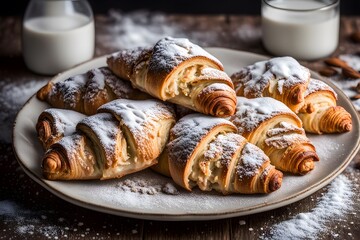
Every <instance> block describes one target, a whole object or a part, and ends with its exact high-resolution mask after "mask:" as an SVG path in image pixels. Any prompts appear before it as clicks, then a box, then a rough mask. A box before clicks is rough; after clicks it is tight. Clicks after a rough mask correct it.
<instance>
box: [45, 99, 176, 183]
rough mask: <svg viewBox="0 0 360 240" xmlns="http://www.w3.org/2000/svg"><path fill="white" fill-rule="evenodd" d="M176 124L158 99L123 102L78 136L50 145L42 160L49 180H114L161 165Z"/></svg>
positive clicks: (84, 123)
mask: <svg viewBox="0 0 360 240" xmlns="http://www.w3.org/2000/svg"><path fill="white" fill-rule="evenodd" d="M174 123H175V114H174V110H173V109H172V107H170V106H169V105H166V104H164V103H162V102H159V101H157V100H150V99H149V100H138V101H136V100H127V99H118V100H114V101H112V102H110V103H107V104H105V105H103V106H101V108H99V112H98V113H96V114H95V115H92V116H88V117H85V118H84V119H83V120H81V121H80V122H79V123H78V124H77V126H76V130H77V132H75V133H74V134H71V135H68V136H65V137H63V138H62V139H61V140H60V141H58V142H57V143H55V144H53V145H51V147H50V149H49V150H48V151H47V152H46V153H45V156H44V158H43V161H42V169H43V175H44V177H45V178H46V179H50V180H75V179H110V178H120V177H122V176H124V175H127V174H130V173H133V172H137V171H140V170H142V169H144V168H147V167H150V166H151V165H154V164H156V163H157V158H158V157H159V155H160V153H161V152H162V151H163V149H164V147H165V144H166V142H167V140H168V136H169V132H170V128H171V127H172V125H173V124H174Z"/></svg>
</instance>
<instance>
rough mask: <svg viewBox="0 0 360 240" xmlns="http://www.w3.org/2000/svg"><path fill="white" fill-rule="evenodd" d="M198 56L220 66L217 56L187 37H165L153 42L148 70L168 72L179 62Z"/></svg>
mask: <svg viewBox="0 0 360 240" xmlns="http://www.w3.org/2000/svg"><path fill="white" fill-rule="evenodd" d="M198 56H202V57H206V58H208V59H210V60H212V61H213V62H216V64H217V65H219V66H222V64H221V63H220V61H219V60H218V59H217V58H215V57H214V56H212V55H211V54H210V53H208V52H207V51H205V50H204V49H203V48H201V47H200V46H198V45H196V44H194V43H192V42H190V41H189V40H188V39H187V38H172V37H166V38H163V39H161V40H160V41H158V42H157V43H156V44H155V46H154V50H153V55H152V57H151V58H150V61H149V71H155V72H157V71H158V72H167V73H170V72H171V71H172V70H173V69H174V68H175V67H177V66H178V65H179V64H180V63H181V62H184V61H186V60H188V59H191V58H193V57H198Z"/></svg>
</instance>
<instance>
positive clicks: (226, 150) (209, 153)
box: [204, 133, 246, 167]
mask: <svg viewBox="0 0 360 240" xmlns="http://www.w3.org/2000/svg"><path fill="white" fill-rule="evenodd" d="M243 141H246V140H245V138H243V137H242V136H240V135H238V134H235V133H226V134H219V135H217V137H216V138H215V140H214V141H212V142H211V143H210V144H209V148H208V149H207V150H206V151H205V152H204V158H205V159H216V158H219V159H220V163H221V165H223V166H226V167H228V166H229V165H230V162H231V160H232V158H233V156H234V154H235V153H236V151H237V149H239V147H240V146H241V144H240V143H241V142H243Z"/></svg>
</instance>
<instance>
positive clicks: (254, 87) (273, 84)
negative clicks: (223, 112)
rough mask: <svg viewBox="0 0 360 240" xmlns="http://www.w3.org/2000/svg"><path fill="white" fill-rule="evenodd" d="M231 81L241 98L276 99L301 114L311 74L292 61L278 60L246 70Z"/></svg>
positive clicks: (257, 64) (235, 75)
mask: <svg viewBox="0 0 360 240" xmlns="http://www.w3.org/2000/svg"><path fill="white" fill-rule="evenodd" d="M231 79H232V81H233V82H234V85H235V90H236V94H237V95H238V96H244V97H247V98H257V97H272V98H275V99H277V100H279V101H281V102H283V103H284V104H285V105H286V106H288V107H289V108H290V109H291V110H292V111H294V112H296V113H297V112H298V111H299V109H300V108H301V107H302V105H303V100H304V93H305V91H306V88H307V85H308V83H309V80H310V71H309V69H307V68H305V67H303V66H301V65H300V64H299V63H298V62H297V61H296V60H295V59H293V58H291V57H278V58H272V59H269V60H267V61H261V62H257V63H255V64H253V65H250V66H247V67H244V68H242V69H240V70H239V71H238V72H236V73H234V74H233V75H232V76H231Z"/></svg>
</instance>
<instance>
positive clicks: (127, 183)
mask: <svg viewBox="0 0 360 240" xmlns="http://www.w3.org/2000/svg"><path fill="white" fill-rule="evenodd" d="M116 187H118V188H120V189H121V190H123V191H125V192H128V191H130V192H133V193H140V194H148V195H155V194H159V193H165V194H170V195H177V194H179V191H178V190H177V189H176V187H175V186H174V185H173V184H172V183H170V182H168V183H165V184H163V183H161V182H157V181H155V180H154V179H146V180H145V179H141V178H133V179H126V180H124V181H122V182H119V183H118V184H116Z"/></svg>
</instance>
